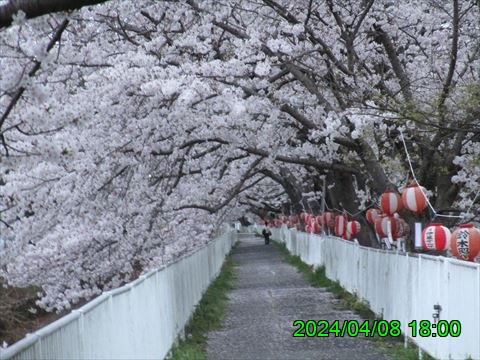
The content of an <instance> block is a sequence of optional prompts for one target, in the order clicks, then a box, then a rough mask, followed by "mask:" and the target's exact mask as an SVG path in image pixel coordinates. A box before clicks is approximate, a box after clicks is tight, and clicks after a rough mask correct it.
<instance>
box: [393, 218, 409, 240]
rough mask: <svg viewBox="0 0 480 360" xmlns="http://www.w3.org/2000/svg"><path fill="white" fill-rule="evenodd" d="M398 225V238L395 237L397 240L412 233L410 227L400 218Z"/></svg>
mask: <svg viewBox="0 0 480 360" xmlns="http://www.w3.org/2000/svg"><path fill="white" fill-rule="evenodd" d="M397 225H398V228H397V233H396V236H395V237H396V238H402V237H405V236H407V235H408V234H409V233H410V226H409V225H408V223H407V222H406V221H405V220H403V219H402V218H398V222H397Z"/></svg>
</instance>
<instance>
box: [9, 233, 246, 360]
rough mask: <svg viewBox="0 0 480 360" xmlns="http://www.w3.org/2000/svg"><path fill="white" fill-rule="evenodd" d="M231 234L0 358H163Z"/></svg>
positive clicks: (108, 296)
mask: <svg viewBox="0 0 480 360" xmlns="http://www.w3.org/2000/svg"><path fill="white" fill-rule="evenodd" d="M236 238H237V237H236V232H234V231H233V230H229V231H228V232H226V233H225V234H223V235H222V236H220V237H219V238H217V239H215V240H214V241H212V242H211V243H209V244H208V245H207V246H206V247H204V248H202V249H200V250H198V251H196V252H195V253H193V254H191V255H189V256H187V257H185V258H182V259H180V260H178V261H177V262H175V263H173V264H170V265H168V266H166V267H164V268H161V269H158V270H154V271H151V272H149V273H148V274H146V275H142V276H140V278H139V279H137V280H135V281H133V282H132V283H129V284H127V285H125V286H123V287H121V288H118V289H115V290H113V291H109V292H106V293H104V294H102V295H101V296H99V297H98V298H96V299H94V300H92V301H91V302H89V303H88V304H86V305H84V306H83V307H81V308H80V309H78V310H73V311H72V312H71V313H70V314H69V315H66V316H64V317H62V318H61V319H59V320H58V321H55V322H54V323H52V324H50V325H48V326H46V327H44V328H42V329H40V330H38V331H37V332H35V333H33V334H30V335H27V337H25V338H24V339H22V340H20V341H19V342H17V343H15V344H13V345H12V346H10V347H8V348H6V349H4V350H1V349H0V359H162V358H164V357H165V356H166V355H167V354H168V352H169V351H170V348H171V346H172V345H173V343H174V342H175V341H176V339H177V337H178V335H179V334H181V333H182V332H183V329H184V327H185V325H186V323H187V321H188V320H189V318H190V316H191V314H192V313H193V310H194V307H195V305H196V304H197V303H198V302H199V300H200V299H201V296H202V294H203V292H204V291H205V290H206V288H207V287H208V285H209V284H210V283H211V281H212V280H213V279H215V278H216V276H217V275H218V273H219V271H220V268H221V266H222V264H223V261H224V259H225V255H226V254H227V253H228V252H229V251H230V249H231V247H232V245H233V244H234V242H235V241H236Z"/></svg>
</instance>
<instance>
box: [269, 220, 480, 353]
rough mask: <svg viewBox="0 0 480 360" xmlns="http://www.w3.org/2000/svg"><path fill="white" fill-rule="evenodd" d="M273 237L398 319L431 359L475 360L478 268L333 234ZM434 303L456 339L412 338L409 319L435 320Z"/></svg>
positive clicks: (479, 336) (479, 331) (479, 334)
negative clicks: (454, 326) (454, 328)
mask: <svg viewBox="0 0 480 360" xmlns="http://www.w3.org/2000/svg"><path fill="white" fill-rule="evenodd" d="M285 231H287V232H285ZM288 232H290V234H288ZM273 238H274V239H275V240H278V241H281V242H284V243H285V244H286V246H287V248H288V249H289V250H290V252H291V253H292V254H295V255H299V256H300V257H301V258H302V259H303V260H304V261H305V262H306V263H308V264H313V265H315V266H324V267H325V273H326V275H327V277H328V278H330V279H332V280H336V281H339V282H340V283H341V285H342V286H343V287H344V288H345V289H346V290H348V291H351V292H355V293H356V294H357V295H358V296H359V297H360V298H362V299H363V300H365V301H367V302H368V303H369V305H370V307H371V309H372V310H373V311H374V312H376V313H377V314H378V315H382V316H383V318H384V319H385V320H389V321H390V320H399V321H400V322H401V324H402V331H403V332H404V334H407V335H408V337H409V339H410V340H411V341H414V342H415V343H417V344H418V345H419V346H420V347H421V348H422V349H424V350H425V351H427V352H429V353H430V354H431V355H433V356H435V357H437V358H440V359H465V358H469V357H470V358H472V359H480V264H475V263H468V262H465V261H459V260H455V259H451V258H444V257H441V256H440V257H434V256H428V255H418V256H417V255H409V254H399V253H395V252H392V251H384V250H378V249H371V248H366V247H362V246H359V245H356V244H354V243H353V242H350V241H345V240H341V239H338V238H335V237H332V236H322V239H321V240H319V239H318V236H312V235H309V234H305V233H302V232H297V231H294V230H293V231H288V230H286V229H274V231H273ZM294 239H295V240H294ZM434 305H440V306H441V311H440V317H439V320H446V321H448V322H451V321H453V320H458V321H459V323H460V325H461V334H460V336H458V337H452V336H447V337H440V336H438V335H437V336H427V337H420V336H418V334H417V336H416V337H411V328H409V327H408V324H409V323H410V322H411V321H412V320H416V321H417V323H418V322H419V321H421V320H428V321H430V322H431V323H432V324H433V323H434V322H435V320H434V318H433V312H434V308H433V307H434ZM417 327H418V324H417ZM432 330H433V331H432V334H433V333H435V334H436V329H432ZM417 332H418V329H417Z"/></svg>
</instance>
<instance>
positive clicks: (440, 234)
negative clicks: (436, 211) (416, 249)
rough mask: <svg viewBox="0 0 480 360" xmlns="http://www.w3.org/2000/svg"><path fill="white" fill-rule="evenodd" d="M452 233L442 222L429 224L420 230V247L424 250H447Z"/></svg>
mask: <svg viewBox="0 0 480 360" xmlns="http://www.w3.org/2000/svg"><path fill="white" fill-rule="evenodd" d="M451 237H452V234H451V232H450V230H449V229H448V228H446V227H445V226H442V224H430V225H429V226H427V227H426V228H425V229H423V231H422V247H423V248H424V249H425V250H439V251H443V250H447V249H448V247H449V246H450V239H451Z"/></svg>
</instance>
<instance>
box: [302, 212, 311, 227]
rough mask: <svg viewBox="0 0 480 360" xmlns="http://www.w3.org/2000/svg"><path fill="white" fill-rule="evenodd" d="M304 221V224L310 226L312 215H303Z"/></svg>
mask: <svg viewBox="0 0 480 360" xmlns="http://www.w3.org/2000/svg"><path fill="white" fill-rule="evenodd" d="M304 221H305V224H310V225H311V224H312V215H310V214H307V215H305V220H304Z"/></svg>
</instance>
